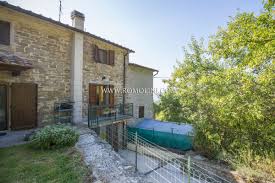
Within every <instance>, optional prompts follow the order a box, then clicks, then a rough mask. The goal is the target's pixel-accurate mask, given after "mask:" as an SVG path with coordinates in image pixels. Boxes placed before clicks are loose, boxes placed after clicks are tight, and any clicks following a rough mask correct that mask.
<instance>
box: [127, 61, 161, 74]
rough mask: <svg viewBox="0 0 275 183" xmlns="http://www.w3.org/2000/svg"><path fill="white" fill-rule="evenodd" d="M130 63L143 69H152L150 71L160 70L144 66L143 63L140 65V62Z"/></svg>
mask: <svg viewBox="0 0 275 183" xmlns="http://www.w3.org/2000/svg"><path fill="white" fill-rule="evenodd" d="M129 65H130V66H134V67H139V68H142V69H146V70H150V71H153V72H158V70H156V69H153V68H150V67H146V66H143V65H139V64H135V63H129Z"/></svg>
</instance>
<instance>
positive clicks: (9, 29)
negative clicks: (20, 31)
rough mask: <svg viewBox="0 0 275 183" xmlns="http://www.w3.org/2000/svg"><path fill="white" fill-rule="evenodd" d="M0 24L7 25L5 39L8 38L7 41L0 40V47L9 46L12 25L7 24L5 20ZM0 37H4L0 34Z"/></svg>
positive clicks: (0, 21)
mask: <svg viewBox="0 0 275 183" xmlns="http://www.w3.org/2000/svg"><path fill="white" fill-rule="evenodd" d="M0 23H3V24H7V25H8V31H7V34H8V35H7V37H8V40H7V41H1V39H0V45H1V46H2V45H3V46H10V45H11V42H12V39H11V35H12V32H11V29H12V23H11V22H9V21H5V20H0ZM0 35H5V34H2V33H1V34H0Z"/></svg>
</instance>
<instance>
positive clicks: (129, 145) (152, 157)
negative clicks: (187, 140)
mask: <svg viewBox="0 0 275 183" xmlns="http://www.w3.org/2000/svg"><path fill="white" fill-rule="evenodd" d="M111 127H112V126H111ZM114 129H115V128H111V129H110V130H108V131H106V133H109V134H106V136H107V138H106V139H105V140H106V141H107V142H109V143H110V144H111V146H112V147H113V148H114V150H116V151H117V152H118V153H119V154H120V155H121V156H122V157H123V158H125V159H126V160H128V161H129V162H130V163H132V165H133V166H134V167H135V170H136V171H138V172H139V173H141V174H143V175H144V178H145V179H146V180H147V181H149V182H156V183H164V182H165V183H182V182H188V183H202V182H204V183H230V181H228V180H226V179H225V178H223V177H221V176H219V175H217V174H216V173H214V172H212V171H211V170H210V169H208V168H205V167H203V166H201V165H200V164H199V163H197V162H195V161H194V160H192V159H191V158H190V157H185V156H184V155H178V154H176V153H173V152H171V151H169V150H167V149H165V148H163V147H160V146H158V145H157V144H154V143H152V142H150V141H148V140H146V139H144V138H143V137H141V136H139V135H138V134H137V133H133V132H129V131H127V130H118V131H117V130H114ZM115 136H117V137H115ZM119 137H120V138H119ZM122 139H124V140H122Z"/></svg>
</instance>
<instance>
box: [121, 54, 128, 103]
mask: <svg viewBox="0 0 275 183" xmlns="http://www.w3.org/2000/svg"><path fill="white" fill-rule="evenodd" d="M128 54H129V52H128V51H127V53H126V54H124V55H123V90H124V89H125V87H126V58H127V56H128ZM122 105H123V108H124V106H125V93H124V92H122Z"/></svg>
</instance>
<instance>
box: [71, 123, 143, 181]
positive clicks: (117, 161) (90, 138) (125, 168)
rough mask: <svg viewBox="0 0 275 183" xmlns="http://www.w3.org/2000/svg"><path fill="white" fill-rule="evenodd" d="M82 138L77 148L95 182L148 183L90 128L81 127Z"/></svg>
mask: <svg viewBox="0 0 275 183" xmlns="http://www.w3.org/2000/svg"><path fill="white" fill-rule="evenodd" d="M78 130H79V132H80V138H79V141H78V143H77V144H76V148H77V149H78V150H79V151H80V152H81V153H82V154H83V157H84V161H85V163H86V164H87V165H88V167H89V168H90V169H91V172H92V177H93V179H94V182H96V183H99V182H102V183H105V182H106V183H138V182H142V183H145V182H147V181H146V180H144V179H143V176H142V175H141V174H138V173H135V170H134V169H135V168H134V167H133V166H131V165H130V164H129V162H128V161H126V160H124V159H123V158H122V157H121V156H120V155H119V154H118V153H116V152H115V151H113V150H112V148H111V146H110V145H109V144H108V143H107V142H105V141H103V140H101V139H100V138H99V137H97V135H96V134H95V133H94V132H93V131H91V130H90V129H88V128H85V127H79V128H78Z"/></svg>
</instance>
